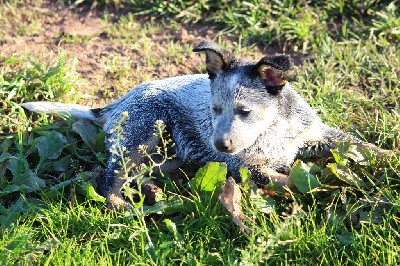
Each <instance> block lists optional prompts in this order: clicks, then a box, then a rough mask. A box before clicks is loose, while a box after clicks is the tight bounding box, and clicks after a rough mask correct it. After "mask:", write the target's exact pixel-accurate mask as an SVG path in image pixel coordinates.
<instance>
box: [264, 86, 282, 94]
mask: <svg viewBox="0 0 400 266" xmlns="http://www.w3.org/2000/svg"><path fill="white" fill-rule="evenodd" d="M283 87H285V85H280V86H268V85H267V86H265V88H266V89H267V91H268V93H269V94H271V95H273V96H276V95H278V94H279V93H280V92H281V91H282V89H283Z"/></svg>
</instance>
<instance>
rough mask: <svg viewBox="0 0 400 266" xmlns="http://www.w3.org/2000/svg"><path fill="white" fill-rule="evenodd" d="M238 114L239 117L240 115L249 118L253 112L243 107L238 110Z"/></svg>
mask: <svg viewBox="0 0 400 266" xmlns="http://www.w3.org/2000/svg"><path fill="white" fill-rule="evenodd" d="M236 113H237V114H238V115H240V116H248V115H249V114H250V113H251V110H250V109H247V108H244V107H242V108H238V109H237V110H236Z"/></svg>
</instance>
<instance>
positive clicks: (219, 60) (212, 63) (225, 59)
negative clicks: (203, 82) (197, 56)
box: [193, 40, 234, 79]
mask: <svg viewBox="0 0 400 266" xmlns="http://www.w3.org/2000/svg"><path fill="white" fill-rule="evenodd" d="M193 52H206V67H207V72H208V75H209V76H210V79H213V78H215V76H216V75H217V74H218V72H220V71H222V70H224V69H226V68H227V67H228V66H229V64H230V63H231V62H232V60H233V58H234V56H233V54H232V53H231V52H229V51H226V50H225V49H223V48H222V47H221V46H219V45H216V44H215V43H213V42H211V41H207V40H204V41H202V42H201V43H199V44H198V45H197V46H196V47H195V48H194V49H193Z"/></svg>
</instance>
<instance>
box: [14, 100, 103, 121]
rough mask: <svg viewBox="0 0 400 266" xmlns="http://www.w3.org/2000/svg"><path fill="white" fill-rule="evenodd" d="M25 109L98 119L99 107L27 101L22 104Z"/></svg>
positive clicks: (77, 117)
mask: <svg viewBox="0 0 400 266" xmlns="http://www.w3.org/2000/svg"><path fill="white" fill-rule="evenodd" d="M21 105H22V107H24V108H25V109H27V110H29V111H31V112H35V113H46V114H58V115H65V116H70V117H72V118H76V119H79V118H81V119H82V118H83V119H89V120H93V121H96V120H97V118H98V116H97V114H98V110H99V109H91V108H90V107H86V106H82V105H77V104H66V103H58V102H27V103H23V104H21Z"/></svg>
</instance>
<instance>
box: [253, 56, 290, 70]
mask: <svg viewBox="0 0 400 266" xmlns="http://www.w3.org/2000/svg"><path fill="white" fill-rule="evenodd" d="M261 65H268V66H272V67H273V68H276V69H279V70H282V71H288V70H289V69H290V68H291V66H292V64H291V62H290V57H289V56H287V55H269V56H266V57H263V58H261V60H260V61H258V63H257V65H256V68H258V67H259V66H261Z"/></svg>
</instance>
